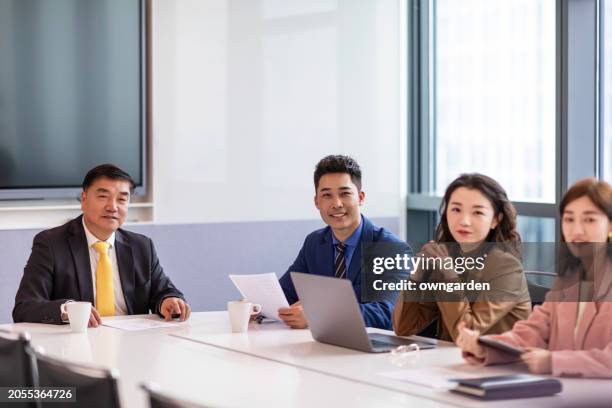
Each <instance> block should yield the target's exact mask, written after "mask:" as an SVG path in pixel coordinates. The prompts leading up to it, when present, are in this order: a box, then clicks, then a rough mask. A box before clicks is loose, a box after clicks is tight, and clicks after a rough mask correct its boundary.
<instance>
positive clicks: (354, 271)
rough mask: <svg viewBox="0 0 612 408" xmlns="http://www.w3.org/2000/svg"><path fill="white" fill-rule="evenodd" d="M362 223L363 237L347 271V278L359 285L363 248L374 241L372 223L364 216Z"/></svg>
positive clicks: (358, 242) (360, 238)
mask: <svg viewBox="0 0 612 408" xmlns="http://www.w3.org/2000/svg"><path fill="white" fill-rule="evenodd" d="M361 222H362V223H363V227H362V228H361V236H360V237H359V240H358V241H357V247H356V248H355V252H353V257H352V258H351V264H350V265H349V268H348V271H347V277H348V278H349V279H350V280H351V282H354V283H357V282H358V280H359V279H360V272H361V252H362V246H363V244H364V243H368V242H373V241H374V231H373V229H372V224H371V223H370V221H368V219H367V218H366V217H363V216H362V218H361Z"/></svg>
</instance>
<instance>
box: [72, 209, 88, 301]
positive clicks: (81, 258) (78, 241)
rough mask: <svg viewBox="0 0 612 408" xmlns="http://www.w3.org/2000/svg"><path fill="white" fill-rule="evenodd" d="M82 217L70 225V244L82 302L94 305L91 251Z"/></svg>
mask: <svg viewBox="0 0 612 408" xmlns="http://www.w3.org/2000/svg"><path fill="white" fill-rule="evenodd" d="M82 222H83V221H82V216H80V217H78V218H76V219H74V220H73V221H72V224H71V225H70V229H69V231H70V234H69V236H68V243H69V245H70V251H71V252H72V260H73V262H74V268H75V271H76V280H77V285H78V287H79V294H80V295H81V300H83V301H88V302H91V303H92V304H93V302H94V295H93V280H92V278H91V264H90V262H89V249H88V248H87V238H86V237H85V230H84V229H83V224H82Z"/></svg>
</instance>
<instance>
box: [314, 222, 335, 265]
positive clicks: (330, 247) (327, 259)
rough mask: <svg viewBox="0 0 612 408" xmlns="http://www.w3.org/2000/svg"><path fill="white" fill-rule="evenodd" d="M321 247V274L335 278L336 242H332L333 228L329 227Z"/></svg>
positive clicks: (322, 239) (320, 243)
mask: <svg viewBox="0 0 612 408" xmlns="http://www.w3.org/2000/svg"><path fill="white" fill-rule="evenodd" d="M319 245H320V248H319V251H318V252H317V253H318V254H319V256H321V261H320V262H319V266H320V267H321V268H322V270H321V271H320V273H321V274H323V275H325V276H334V242H333V240H332V231H331V228H329V227H327V231H325V233H324V234H323V237H322V238H321V241H320V242H319Z"/></svg>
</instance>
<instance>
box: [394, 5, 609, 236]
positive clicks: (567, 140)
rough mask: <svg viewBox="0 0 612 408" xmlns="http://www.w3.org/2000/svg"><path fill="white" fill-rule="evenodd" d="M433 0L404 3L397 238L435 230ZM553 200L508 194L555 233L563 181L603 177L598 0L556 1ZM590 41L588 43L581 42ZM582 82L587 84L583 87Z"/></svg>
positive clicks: (522, 213) (438, 199)
mask: <svg viewBox="0 0 612 408" xmlns="http://www.w3.org/2000/svg"><path fill="white" fill-rule="evenodd" d="M435 1H436V0H412V1H410V0H409V3H408V7H406V9H405V12H406V13H407V15H406V24H404V25H403V27H404V35H406V36H407V37H406V44H407V48H408V49H407V51H406V57H405V58H407V62H406V64H405V66H406V71H407V72H406V73H405V75H406V78H407V81H406V89H405V91H406V92H407V97H406V103H405V105H406V106H405V112H406V118H407V123H406V137H407V139H408V143H407V144H406V147H407V152H406V158H407V159H408V163H407V166H406V169H407V172H408V175H407V184H408V185H407V186H406V194H405V200H404V201H405V203H406V204H405V209H404V212H403V214H402V219H401V223H402V228H401V233H402V238H403V239H410V240H411V241H421V242H424V240H429V239H431V238H432V237H433V231H434V230H435V224H436V222H437V212H438V209H439V207H440V203H441V201H442V197H441V196H439V195H435V194H432V193H429V191H433V188H432V187H433V180H434V174H435V159H434V157H433V152H434V150H435V149H434V148H433V147H435V146H434V145H433V144H434V143H435V135H432V136H433V137H430V129H429V126H430V123H432V122H431V121H433V120H435V118H434V117H433V114H432V111H433V109H432V108H431V107H432V101H431V98H430V95H431V94H432V92H433V85H432V81H429V75H430V69H429V67H430V66H431V64H433V63H435V62H434V61H433V57H432V55H431V54H432V53H430V52H429V50H430V49H431V48H433V47H430V43H432V44H433V46H435V38H433V34H432V31H433V30H432V26H433V19H434V16H433V15H432V14H433V13H431V12H430V7H431V6H432V4H433V3H434V2H435ZM555 1H556V16H555V26H556V27H555V31H556V32H555V48H556V56H555V65H556V69H555V71H556V80H555V84H556V95H555V104H556V108H555V116H556V117H555V166H556V169H555V202H554V203H542V202H536V201H513V204H514V206H515V208H516V210H517V215H519V216H526V217H539V218H552V219H554V220H555V231H556V232H557V236H560V235H559V233H560V223H559V217H558V214H557V213H558V205H559V203H560V201H561V197H562V196H563V194H564V193H565V192H566V191H567V189H568V187H569V186H570V185H572V184H573V183H574V182H576V181H577V180H579V179H581V178H584V177H597V176H602V175H603V173H602V171H603V164H602V163H601V160H600V146H601V145H602V140H601V132H600V128H601V125H600V120H601V119H600V115H599V109H600V101H599V95H600V86H601V84H600V81H599V79H600V70H601V66H600V65H601V61H600V56H599V52H600V49H599V45H600V43H599V36H600V34H601V24H600V23H601V18H602V16H601V13H600V9H601V4H600V2H601V1H603V0H555ZM584 44H591V45H592V46H585V45H584ZM585 84H587V85H586V86H585Z"/></svg>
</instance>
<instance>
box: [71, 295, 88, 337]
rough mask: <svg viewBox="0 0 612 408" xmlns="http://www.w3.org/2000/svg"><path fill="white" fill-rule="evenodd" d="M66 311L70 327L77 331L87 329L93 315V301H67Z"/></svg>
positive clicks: (81, 331)
mask: <svg viewBox="0 0 612 408" xmlns="http://www.w3.org/2000/svg"><path fill="white" fill-rule="evenodd" d="M66 312H67V313H68V321H70V328H71V329H72V331H73V332H75V333H83V332H85V331H87V323H89V316H90V315H91V303H89V302H69V303H66Z"/></svg>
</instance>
